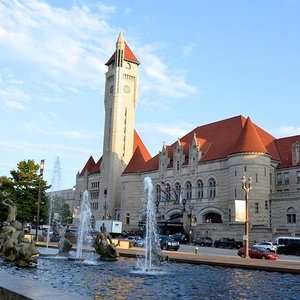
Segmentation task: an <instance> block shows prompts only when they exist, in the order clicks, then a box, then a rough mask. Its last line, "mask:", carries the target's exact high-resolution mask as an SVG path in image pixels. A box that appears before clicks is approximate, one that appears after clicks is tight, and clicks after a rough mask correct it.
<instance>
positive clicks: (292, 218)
mask: <svg viewBox="0 0 300 300" xmlns="http://www.w3.org/2000/svg"><path fill="white" fill-rule="evenodd" d="M286 216H287V222H288V224H294V223H296V211H295V209H294V208H293V207H289V208H288V209H287V214H286Z"/></svg>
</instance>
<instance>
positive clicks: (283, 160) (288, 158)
mask: <svg viewBox="0 0 300 300" xmlns="http://www.w3.org/2000/svg"><path fill="white" fill-rule="evenodd" d="M295 142H299V143H300V135H295V136H290V137H286V138H281V139H277V140H276V141H275V143H276V146H277V148H278V151H279V154H280V164H279V166H278V167H277V168H278V169H283V168H288V167H291V166H292V144H293V143H295ZM296 166H300V161H298V162H297V164H296Z"/></svg>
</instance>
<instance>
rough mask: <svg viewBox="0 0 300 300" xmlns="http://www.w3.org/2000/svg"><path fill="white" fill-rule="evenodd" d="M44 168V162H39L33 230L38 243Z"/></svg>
mask: <svg viewBox="0 0 300 300" xmlns="http://www.w3.org/2000/svg"><path fill="white" fill-rule="evenodd" d="M44 167H45V160H44V159H42V160H41V162H40V176H39V191H38V201H37V213H36V229H35V240H36V241H38V228H39V223H40V207H41V197H42V180H43V173H44Z"/></svg>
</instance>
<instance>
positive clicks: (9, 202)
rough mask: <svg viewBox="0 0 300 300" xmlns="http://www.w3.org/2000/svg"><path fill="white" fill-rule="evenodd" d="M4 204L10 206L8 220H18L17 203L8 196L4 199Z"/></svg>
mask: <svg viewBox="0 0 300 300" xmlns="http://www.w3.org/2000/svg"><path fill="white" fill-rule="evenodd" d="M2 204H3V205H5V206H7V207H8V215H7V222H9V223H11V222H14V221H16V215H17V207H16V205H15V203H14V202H13V201H12V200H11V199H9V198H7V199H5V200H3V201H2Z"/></svg>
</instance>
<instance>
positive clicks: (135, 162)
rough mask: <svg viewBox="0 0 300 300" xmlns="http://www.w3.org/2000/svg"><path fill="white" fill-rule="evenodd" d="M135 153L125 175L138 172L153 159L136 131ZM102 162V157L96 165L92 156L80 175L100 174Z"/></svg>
mask: <svg viewBox="0 0 300 300" xmlns="http://www.w3.org/2000/svg"><path fill="white" fill-rule="evenodd" d="M133 151H134V154H133V156H132V158H131V160H130V161H129V163H128V165H127V167H126V168H125V170H124V172H125V173H132V172H137V171H138V170H139V169H140V168H141V166H143V165H144V164H145V162H147V161H148V160H149V159H150V158H151V155H150V153H149V151H148V149H147V148H146V146H145V145H144V143H143V141H142V140H141V138H140V136H139V135H138V133H137V132H136V131H134V145H133ZM101 162H102V156H101V157H100V159H99V160H98V161H97V163H95V161H94V158H93V157H92V156H90V157H89V159H88V161H87V162H86V164H85V166H84V167H83V169H82V171H81V172H80V175H81V176H83V175H84V174H85V173H86V172H88V173H90V174H95V173H99V172H100V168H101Z"/></svg>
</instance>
